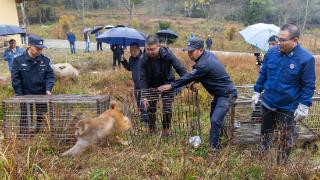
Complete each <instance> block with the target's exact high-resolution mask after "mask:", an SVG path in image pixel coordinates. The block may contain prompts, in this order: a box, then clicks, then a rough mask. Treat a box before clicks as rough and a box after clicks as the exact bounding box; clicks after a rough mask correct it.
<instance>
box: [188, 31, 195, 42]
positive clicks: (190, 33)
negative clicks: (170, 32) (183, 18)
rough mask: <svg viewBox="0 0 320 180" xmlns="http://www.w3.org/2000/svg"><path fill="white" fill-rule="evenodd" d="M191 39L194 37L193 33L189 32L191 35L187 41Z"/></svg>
mask: <svg viewBox="0 0 320 180" xmlns="http://www.w3.org/2000/svg"><path fill="white" fill-rule="evenodd" d="M193 38H195V35H194V33H193V32H191V33H190V37H189V40H191V39H193Z"/></svg>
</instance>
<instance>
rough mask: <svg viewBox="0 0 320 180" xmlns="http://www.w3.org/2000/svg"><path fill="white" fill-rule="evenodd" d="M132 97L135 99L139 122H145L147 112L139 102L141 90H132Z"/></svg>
mask: <svg viewBox="0 0 320 180" xmlns="http://www.w3.org/2000/svg"><path fill="white" fill-rule="evenodd" d="M134 97H135V98H136V102H137V106H138V108H139V111H140V121H141V122H147V119H148V112H147V110H146V109H145V107H144V105H143V102H142V101H141V90H134Z"/></svg>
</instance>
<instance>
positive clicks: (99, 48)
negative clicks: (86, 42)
mask: <svg viewBox="0 0 320 180" xmlns="http://www.w3.org/2000/svg"><path fill="white" fill-rule="evenodd" d="M99 50H100V51H102V42H97V51H99Z"/></svg>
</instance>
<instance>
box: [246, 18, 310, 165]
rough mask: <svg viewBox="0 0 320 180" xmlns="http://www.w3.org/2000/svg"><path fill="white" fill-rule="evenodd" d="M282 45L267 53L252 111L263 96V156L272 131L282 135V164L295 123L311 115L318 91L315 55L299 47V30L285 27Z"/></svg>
mask: <svg viewBox="0 0 320 180" xmlns="http://www.w3.org/2000/svg"><path fill="white" fill-rule="evenodd" d="M278 37H279V45H278V46H273V47H272V48H271V49H269V50H268V52H267V54H266V55H265V58H264V63H263V65H262V68H261V71H260V74H259V77H258V79H257V82H256V84H255V86H254V94H253V96H252V109H253V110H255V108H256V105H257V103H258V101H259V98H260V94H261V92H262V91H264V94H263V96H262V124H261V135H262V139H261V146H260V151H261V153H265V152H266V151H267V150H268V149H269V148H270V146H271V145H272V139H273V132H274V130H275V129H278V130H279V131H280V132H281V137H280V139H281V144H280V145H279V146H280V147H279V149H280V152H279V156H278V158H277V159H278V162H279V163H287V162H288V160H289V159H288V158H289V154H290V152H291V149H292V146H293V141H294V135H295V128H294V127H295V124H296V123H297V122H299V121H301V120H303V119H304V118H306V117H307V116H308V111H309V107H310V106H311V104H312V96H313V94H314V90H315V81H316V74H315V59H314V56H313V55H312V54H311V53H310V52H308V51H307V50H305V49H304V48H302V47H301V45H300V44H299V37H300V30H299V28H298V27H297V26H296V25H293V24H285V25H283V26H282V27H281V28H280V31H279V33H278Z"/></svg>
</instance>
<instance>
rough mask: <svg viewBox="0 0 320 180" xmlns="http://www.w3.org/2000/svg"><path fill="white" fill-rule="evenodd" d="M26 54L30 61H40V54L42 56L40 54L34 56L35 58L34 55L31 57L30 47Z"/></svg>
mask: <svg viewBox="0 0 320 180" xmlns="http://www.w3.org/2000/svg"><path fill="white" fill-rule="evenodd" d="M25 55H26V59H27V60H30V61H31V60H34V61H39V56H40V55H39V56H37V57H34V58H33V57H31V56H30V55H29V53H28V49H27V50H26V53H25Z"/></svg>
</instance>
